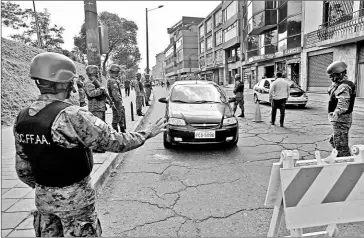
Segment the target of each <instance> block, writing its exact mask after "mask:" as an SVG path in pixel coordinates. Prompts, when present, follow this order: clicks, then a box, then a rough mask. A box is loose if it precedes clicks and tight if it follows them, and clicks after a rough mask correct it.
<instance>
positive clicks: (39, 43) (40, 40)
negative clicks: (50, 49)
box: [33, 1, 43, 49]
mask: <svg viewBox="0 0 364 238" xmlns="http://www.w3.org/2000/svg"><path fill="white" fill-rule="evenodd" d="M33 9H34V17H35V25H36V29H37V38H38V47H39V48H41V49H43V42H42V39H41V37H40V32H39V25H38V16H37V11H36V10H35V2H34V1H33Z"/></svg>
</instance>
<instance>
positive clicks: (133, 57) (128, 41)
mask: <svg viewBox="0 0 364 238" xmlns="http://www.w3.org/2000/svg"><path fill="white" fill-rule="evenodd" d="M98 24H99V25H106V26H107V27H108V32H109V35H108V40H109V51H108V52H107V53H106V54H105V56H104V60H103V65H102V68H103V70H104V71H106V65H107V62H108V60H109V59H112V61H114V62H115V63H117V64H119V65H126V68H130V67H132V66H134V65H135V64H137V63H138V62H139V61H140V53H139V48H138V46H137V38H136V37H137V30H138V26H137V25H136V24H135V22H134V21H129V20H126V19H125V18H120V17H119V16H118V15H117V14H114V13H110V12H106V11H105V12H101V13H100V14H99V16H98ZM74 45H75V46H76V47H78V48H79V50H80V52H81V53H82V54H87V46H86V29H85V24H82V26H81V30H80V32H79V34H78V35H77V36H75V37H74Z"/></svg>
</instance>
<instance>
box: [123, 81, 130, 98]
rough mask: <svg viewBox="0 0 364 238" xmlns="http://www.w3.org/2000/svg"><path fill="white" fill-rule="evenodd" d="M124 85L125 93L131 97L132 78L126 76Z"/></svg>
mask: <svg viewBox="0 0 364 238" xmlns="http://www.w3.org/2000/svg"><path fill="white" fill-rule="evenodd" d="M124 87H125V95H126V96H128V97H129V95H130V79H129V78H125V82H124Z"/></svg>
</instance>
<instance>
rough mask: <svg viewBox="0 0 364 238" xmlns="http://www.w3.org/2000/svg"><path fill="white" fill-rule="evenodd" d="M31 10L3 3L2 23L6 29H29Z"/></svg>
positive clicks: (14, 4) (10, 3)
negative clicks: (27, 22)
mask: <svg viewBox="0 0 364 238" xmlns="http://www.w3.org/2000/svg"><path fill="white" fill-rule="evenodd" d="M30 11H31V9H25V10H23V9H21V8H20V6H19V5H18V4H16V3H12V2H1V23H2V24H3V25H4V26H6V27H11V28H13V29H16V30H17V29H19V28H21V27H27V26H28V25H27V24H26V22H25V21H26V20H28V17H29V15H28V13H29V12H30Z"/></svg>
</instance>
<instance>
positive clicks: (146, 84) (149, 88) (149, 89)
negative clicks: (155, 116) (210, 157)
mask: <svg viewBox="0 0 364 238" xmlns="http://www.w3.org/2000/svg"><path fill="white" fill-rule="evenodd" d="M144 88H145V105H146V106H149V100H150V95H151V94H152V89H153V88H152V82H151V81H150V78H149V74H146V75H145V81H144Z"/></svg>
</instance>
